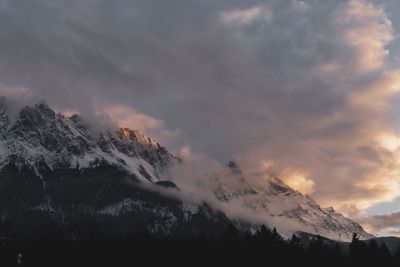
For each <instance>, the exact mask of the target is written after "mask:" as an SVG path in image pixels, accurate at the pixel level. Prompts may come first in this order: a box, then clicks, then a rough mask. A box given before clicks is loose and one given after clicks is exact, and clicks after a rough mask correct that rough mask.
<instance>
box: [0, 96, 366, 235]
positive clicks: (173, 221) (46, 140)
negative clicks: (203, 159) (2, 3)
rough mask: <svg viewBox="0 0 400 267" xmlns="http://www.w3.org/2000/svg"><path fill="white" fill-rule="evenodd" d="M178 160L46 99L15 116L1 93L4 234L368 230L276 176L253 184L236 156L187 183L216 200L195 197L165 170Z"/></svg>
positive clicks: (0, 217)
mask: <svg viewBox="0 0 400 267" xmlns="http://www.w3.org/2000/svg"><path fill="white" fill-rule="evenodd" d="M181 161H182V160H181V159H179V158H177V157H175V156H174V155H172V154H171V153H169V152H168V151H167V150H166V149H165V148H164V147H162V146H161V145H160V144H158V143H157V142H156V141H155V140H153V139H151V138H149V137H147V136H145V135H144V134H142V133H140V132H138V131H133V130H130V129H128V128H120V129H114V130H110V129H99V128H97V127H94V126H93V125H90V124H88V123H87V122H85V120H84V119H83V118H82V117H80V116H79V115H77V114H76V115H73V116H71V117H66V116H64V115H63V114H60V113H55V112H54V111H53V110H52V109H51V108H50V107H49V106H48V105H47V104H46V103H45V102H43V101H41V102H38V103H37V104H35V105H33V106H26V107H24V108H22V109H21V110H20V112H19V113H18V115H17V116H16V117H15V118H14V117H11V116H10V112H8V107H7V101H6V100H5V99H4V98H3V99H0V237H2V238H3V239H7V240H21V239H24V240H25V239H73V240H76V239H78V240H84V239H103V238H104V239H123V238H126V237H127V236H131V235H134V234H137V233H138V232H143V231H150V232H153V233H160V234H166V235H174V236H193V235H198V234H200V233H206V234H208V235H210V236H213V237H218V236H220V235H221V233H223V232H224V230H225V229H226V227H227V226H228V225H230V224H235V225H237V226H239V227H241V228H242V229H246V230H251V229H254V227H256V225H258V224H260V223H266V224H270V226H282V225H286V226H285V227H282V229H284V230H282V231H286V230H288V231H292V232H293V231H297V230H303V231H306V232H310V233H316V234H321V235H324V236H327V237H330V238H333V239H337V240H348V239H350V238H351V235H352V233H353V232H355V233H358V234H359V235H360V236H361V237H362V238H365V239H367V238H370V237H372V236H371V235H369V234H368V233H366V232H365V231H364V230H363V229H362V227H361V226H360V225H359V224H357V223H356V222H353V221H351V220H350V219H348V218H345V217H344V216H343V215H341V214H340V213H337V212H335V211H334V210H333V209H332V208H329V209H322V208H321V207H320V206H319V205H318V204H317V203H316V202H315V201H314V200H312V199H311V198H309V197H307V196H304V195H302V194H301V193H299V192H297V191H295V190H293V189H291V188H290V187H289V186H287V185H285V184H284V183H283V182H282V181H280V180H279V179H278V178H276V177H273V176H271V177H270V178H269V179H267V180H266V181H265V183H261V184H253V183H250V182H249V181H248V179H247V177H246V174H244V173H243V172H242V171H241V170H240V167H239V166H238V165H237V164H236V163H235V162H230V163H228V165H227V166H226V170H227V174H228V175H219V176H218V175H217V176H213V177H212V178H211V179H209V178H210V177H207V176H201V177H199V183H195V184H193V186H198V185H199V184H200V185H201V187H202V190H206V191H208V192H210V193H211V195H212V196H213V198H214V200H212V199H211V200H210V199H208V200H207V201H200V203H199V201H194V200H193V201H192V200H191V199H188V197H187V195H185V197H184V194H183V193H184V192H182V189H181V188H180V187H179V182H180V181H179V180H178V179H177V178H176V177H173V176H172V175H171V173H170V170H171V168H173V167H176V166H178V167H179V166H180V164H181ZM206 181H207V182H206ZM232 207H238V209H237V210H241V209H243V211H246V213H247V214H248V215H249V217H246V216H243V214H241V215H240V216H238V215H239V214H235V212H232V210H235V208H232ZM278 228H279V227H278ZM279 229H280V228H279Z"/></svg>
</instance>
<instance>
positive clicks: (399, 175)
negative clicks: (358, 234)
mask: <svg viewBox="0 0 400 267" xmlns="http://www.w3.org/2000/svg"><path fill="white" fill-rule="evenodd" d="M399 33H400V1H397V0H387V1H378V0H376V1H372V0H371V1H368V0H349V1H348V0H343V1H342V0H337V1H328V0H304V1H300V0H284V1H283V0H265V1H239V0H218V1H216V0H168V1H161V0H158V1H157V0H119V1H108V0H88V1H81V0H73V1H53V0H36V1H35V0H32V1H18V0H17V1H15V0H10V1H6V0H0V93H1V94H2V95H5V96H8V97H10V98H12V99H14V100H15V103H16V105H21V104H26V103H28V102H30V101H32V100H36V99H44V100H46V101H47V102H48V103H49V104H50V105H52V106H53V107H55V108H56V109H57V110H58V111H61V112H65V113H67V114H72V113H75V112H78V113H81V114H82V115H83V116H86V117H89V118H93V119H94V120H95V121H97V122H98V123H99V124H109V123H113V124H117V125H119V126H126V127H131V128H135V129H140V130H142V131H144V132H146V133H147V134H148V135H150V136H152V137H155V138H156V139H158V141H159V142H160V143H161V144H162V145H164V146H166V147H167V148H168V149H170V150H171V151H172V152H174V153H175V154H177V155H181V156H183V157H185V156H187V155H188V154H201V155H204V156H206V157H209V158H210V159H213V160H217V161H220V162H223V163H225V162H227V161H229V160H232V159H233V160H235V161H237V162H238V163H239V165H240V166H241V167H242V168H243V169H245V170H246V171H247V172H259V173H265V174H266V175H268V174H271V173H273V174H275V175H277V176H279V177H281V178H282V179H283V180H284V181H285V182H286V183H287V184H289V185H290V186H292V187H293V188H295V189H298V190H299V191H301V192H302V193H304V194H309V195H310V196H312V197H313V198H315V199H316V200H317V201H318V202H319V203H320V204H321V205H322V206H333V207H335V209H337V210H339V211H341V212H343V213H345V214H347V215H348V216H350V217H352V218H356V219H358V220H359V221H360V222H362V223H363V225H364V226H365V227H366V229H367V230H370V231H371V232H374V233H383V234H391V235H400V134H399V132H400V94H399V92H400V38H399Z"/></svg>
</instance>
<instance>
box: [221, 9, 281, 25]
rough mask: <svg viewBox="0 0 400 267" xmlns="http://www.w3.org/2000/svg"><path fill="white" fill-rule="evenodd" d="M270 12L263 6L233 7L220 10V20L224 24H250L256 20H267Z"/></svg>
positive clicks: (270, 18)
mask: <svg viewBox="0 0 400 267" xmlns="http://www.w3.org/2000/svg"><path fill="white" fill-rule="evenodd" d="M272 18H273V17H272V13H271V12H270V11H269V10H268V9H267V8H266V7H264V6H261V5H259V6H253V7H250V8H246V9H234V10H230V11H223V12H221V21H222V22H223V23H225V24H228V25H229V24H238V25H243V24H250V23H252V22H255V21H257V20H259V21H265V22H268V21H270V20H272Z"/></svg>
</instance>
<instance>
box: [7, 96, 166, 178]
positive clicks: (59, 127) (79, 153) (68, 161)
mask: <svg viewBox="0 0 400 267" xmlns="http://www.w3.org/2000/svg"><path fill="white" fill-rule="evenodd" d="M0 134H1V135H0V136H1V137H0V167H4V166H6V165H7V164H14V165H16V166H20V167H25V166H30V167H31V168H32V169H34V170H35V171H36V173H38V174H40V169H39V166H40V164H43V163H44V164H45V165H46V166H47V167H48V168H50V169H62V168H89V167H94V166H96V165H98V164H100V163H107V164H109V165H113V166H117V167H118V168H120V169H124V170H126V171H128V172H129V173H130V174H132V175H134V176H135V177H136V178H137V179H138V180H146V181H150V182H156V181H159V180H160V179H161V178H160V177H161V176H162V175H163V170H164V169H165V168H164V167H165V166H166V165H168V164H169V162H170V160H171V159H172V158H173V156H172V155H171V154H170V153H168V151H167V150H166V149H165V148H163V147H161V146H160V145H159V144H158V143H157V142H156V141H154V140H152V139H150V138H148V137H146V136H144V135H143V134H141V133H139V132H138V131H132V130H130V129H128V128H125V129H117V130H115V131H109V130H108V131H104V132H101V131H95V130H93V129H92V128H90V127H89V126H88V125H87V124H86V123H85V122H84V121H83V120H82V119H81V118H80V116H79V115H73V116H72V117H70V118H67V117H65V116H64V115H63V114H56V113H55V112H54V111H53V110H52V109H50V108H49V106H48V105H47V104H46V103H45V102H43V101H41V102H39V103H37V104H36V105H34V106H32V107H31V106H26V107H24V108H23V109H22V110H21V111H20V113H19V114H18V116H17V118H16V119H15V122H14V123H10V118H9V115H8V112H7V104H6V101H4V99H3V100H2V101H0Z"/></svg>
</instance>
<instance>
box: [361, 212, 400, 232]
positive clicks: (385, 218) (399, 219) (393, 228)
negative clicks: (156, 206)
mask: <svg viewBox="0 0 400 267" xmlns="http://www.w3.org/2000/svg"><path fill="white" fill-rule="evenodd" d="M360 221H361V222H362V223H363V225H364V227H366V228H367V229H368V230H369V231H371V232H373V233H376V234H378V235H386V236H387V235H395V236H398V235H399V233H400V212H393V213H390V214H385V215H376V216H370V217H364V218H362V219H360Z"/></svg>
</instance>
